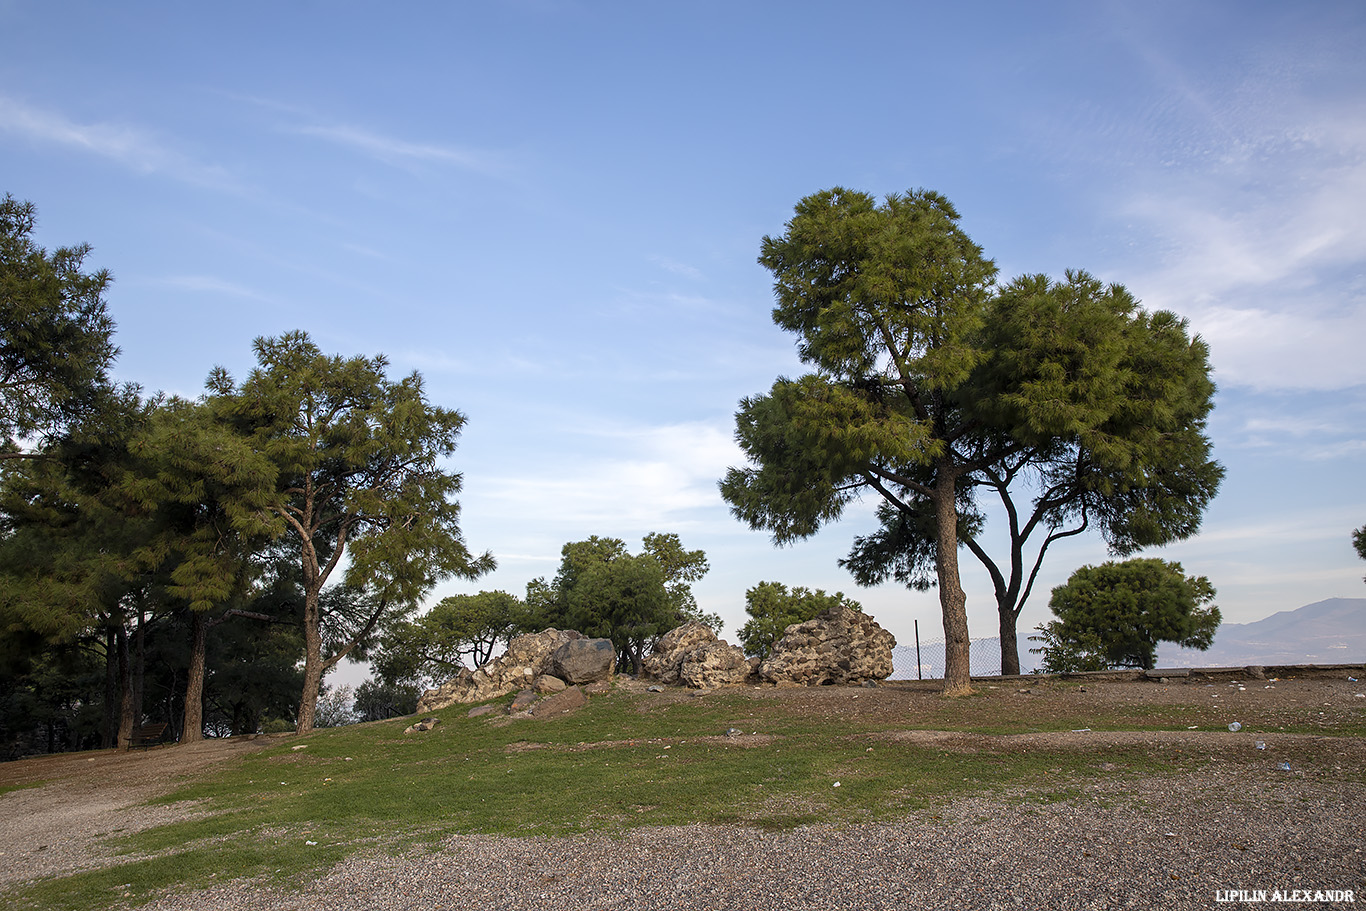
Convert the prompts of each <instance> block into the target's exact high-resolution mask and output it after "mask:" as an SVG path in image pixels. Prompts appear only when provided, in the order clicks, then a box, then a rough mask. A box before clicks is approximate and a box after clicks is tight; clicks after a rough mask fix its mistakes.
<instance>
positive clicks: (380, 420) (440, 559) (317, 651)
mask: <svg viewBox="0 0 1366 911" xmlns="http://www.w3.org/2000/svg"><path fill="white" fill-rule="evenodd" d="M255 347H256V356H257V367H256V368H255V369H253V370H252V372H251V373H250V374H249V375H248V377H247V379H246V380H245V381H243V382H242V383H241V385H240V386H239V385H237V384H236V383H235V382H234V381H233V380H232V378H231V377H230V376H229V375H228V374H227V372H226V371H224V370H222V369H221V368H220V369H216V370H215V371H214V372H213V373H212V374H211V375H210V377H209V389H210V392H211V395H210V398H209V404H210V406H211V407H212V408H214V409H215V411H216V412H217V413H218V414H221V415H223V416H224V418H225V420H227V421H228V422H229V423H230V425H231V426H232V428H233V429H234V430H235V431H236V432H237V433H238V434H239V435H240V436H241V437H242V438H243V440H244V441H245V442H246V443H247V444H248V445H249V446H250V447H251V448H253V449H254V450H256V451H257V452H260V453H261V454H262V455H264V456H265V457H266V458H267V459H268V460H269V461H270V462H271V463H272V465H273V466H274V468H275V473H276V483H275V490H274V491H273V494H272V502H271V503H270V505H269V507H268V511H269V513H270V514H271V516H272V518H273V521H274V523H275V525H276V527H277V528H278V529H280V530H282V531H284V532H285V533H286V534H288V535H290V536H292V537H293V538H294V539H295V540H296V541H297V542H298V545H299V550H298V553H299V557H300V570H301V578H302V581H303V602H304V611H303V625H304V645H305V655H304V688H303V693H302V694H301V698H300V705H299V720H298V724H299V730H300V731H308V730H309V729H311V727H312V725H313V712H314V706H315V705H316V699H317V695H318V689H319V686H320V684H321V680H322V675H323V674H324V673H325V672H326V670H327V669H328V668H329V667H331V666H332V665H334V664H335V663H336V662H337V661H339V660H340V659H341V658H342V657H343V656H344V655H346V654H347V653H348V652H349V651H350V650H351V649H353V648H356V647H363V646H364V644H365V640H366V639H367V637H369V636H370V635H371V634H372V633H373V632H374V630H375V628H376V625H377V624H378V623H379V621H380V619H381V617H383V616H384V614H385V613H386V612H387V611H390V610H412V609H413V608H415V606H416V605H417V603H418V602H419V601H420V600H421V598H422V596H423V595H425V594H426V592H428V591H430V590H431V588H432V586H434V585H435V584H436V583H437V582H438V581H440V580H441V579H443V578H447V577H449V576H460V577H463V578H470V579H472V578H477V577H478V576H480V575H482V574H483V573H485V572H488V571H489V570H491V569H493V568H494V565H495V564H494V560H493V557H492V555H491V554H487V553H485V554H483V555H482V556H477V557H476V556H474V555H473V554H471V553H470V551H469V550H468V549H467V548H466V546H465V542H464V540H463V538H462V536H461V533H460V528H459V517H460V507H459V504H458V503H457V502H456V499H455V496H456V494H458V493H459V491H460V487H461V476H460V475H459V474H458V473H455V472H451V471H448V470H446V469H445V468H444V462H445V461H446V460H447V459H448V458H449V457H450V456H451V455H452V454H453V453H454V451H455V446H456V439H457V437H458V436H459V433H460V430H461V428H462V427H463V426H464V423H465V418H464V415H462V414H460V413H459V412H458V411H454V410H451V409H445V408H440V407H437V406H434V405H432V404H431V403H429V402H428V401H427V398H426V395H425V393H424V391H423V388H422V377H421V375H419V374H417V373H413V374H411V375H410V376H408V377H405V378H404V379H402V380H399V381H393V380H390V379H388V377H387V376H386V375H385V369H386V367H387V366H388V362H387V361H386V359H385V358H384V357H383V356H379V357H374V358H364V357H353V358H342V357H340V356H330V357H329V356H326V355H324V354H323V353H322V352H321V351H320V350H319V349H318V347H317V346H316V345H315V344H313V342H312V340H311V339H310V338H309V337H308V335H307V334H305V333H303V332H292V333H287V334H285V335H282V336H280V337H278V338H260V339H257V340H256V345H255ZM343 556H345V557H346V560H345V567H344V569H343V570H342V581H343V582H344V583H345V587H346V588H347V589H349V590H351V592H364V593H365V594H364V598H365V599H366V603H367V604H368V605H370V606H371V607H372V608H373V609H372V610H371V611H370V613H369V614H368V616H361V617H360V618H359V621H360V622H359V625H358V629H357V630H356V632H355V634H354V635H353V636H351V637H349V641H348V642H347V643H345V644H339V645H338V647H337V648H336V650H335V651H332V653H331V654H329V655H324V654H323V629H322V625H323V617H324V607H323V605H322V603H321V597H322V592H323V588H324V586H325V585H326V584H327V582H328V579H329V578H330V577H331V575H332V573H333V571H334V570H336V569H337V568H338V567H339V566H341V565H342V563H343V561H342V558H343ZM348 597H350V596H348ZM357 604H358V602H357V601H356V600H354V599H352V600H350V601H346V602H345V605H344V606H349V607H354V606H356V605H357Z"/></svg>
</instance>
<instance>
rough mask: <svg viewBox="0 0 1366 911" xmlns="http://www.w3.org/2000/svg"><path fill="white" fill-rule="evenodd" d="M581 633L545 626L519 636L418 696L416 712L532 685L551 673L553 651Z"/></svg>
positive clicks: (428, 710)
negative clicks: (497, 653) (499, 652)
mask: <svg viewBox="0 0 1366 911" xmlns="http://www.w3.org/2000/svg"><path fill="white" fill-rule="evenodd" d="M582 638H583V637H582V636H581V635H579V634H578V633H576V632H575V631H573V630H557V629H547V630H542V631H541V632H539V633H528V634H526V635H525V636H518V637H517V638H516V639H513V640H512V641H511V642H509V643H508V649H507V652H506V653H504V654H503V655H501V656H499V657H497V658H494V659H493V660H492V661H490V662H488V663H487V664H485V665H484V666H482V667H480V668H479V669H478V670H475V671H472V670H470V669H469V668H462V669H461V670H460V673H458V674H456V675H455V678H454V679H453V680H451V681H449V682H448V683H446V684H443V685H442V686H440V687H437V688H436V689H434V690H427V692H425V693H423V694H422V698H421V699H420V700H418V703H417V710H418V711H419V712H434V711H436V710H437V709H444V708H445V707H446V706H449V705H455V704H456V703H462V702H463V703H469V702H483V701H484V700H486V699H496V698H497V697H499V696H506V695H507V694H508V693H512V692H515V691H517V690H521V689H524V688H526V687H530V686H532V685H533V684H534V683H535V681H536V678H537V677H539V676H541V675H542V674H547V673H550V665H551V660H552V655H553V654H554V652H555V650H556V649H557V648H559V647H560V646H561V645H563V644H564V643H566V642H571V641H573V640H576V639H582Z"/></svg>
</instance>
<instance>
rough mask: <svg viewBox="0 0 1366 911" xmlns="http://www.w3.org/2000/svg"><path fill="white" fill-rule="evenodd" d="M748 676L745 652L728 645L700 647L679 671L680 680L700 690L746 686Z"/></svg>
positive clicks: (690, 655) (685, 660)
mask: <svg viewBox="0 0 1366 911" xmlns="http://www.w3.org/2000/svg"><path fill="white" fill-rule="evenodd" d="M749 674H750V665H749V660H748V659H747V658H745V650H744V649H742V648H740V647H739V646H737V645H728V644H726V643H725V642H708V643H706V644H704V645H699V646H698V647H697V648H695V649H693V650H692V651H690V652H688V653H687V654H686V655H685V656H684V657H683V663H682V664H681V665H680V666H679V669H678V677H679V679H680V680H682V681H683V682H684V683H686V684H687V685H688V686H691V687H695V688H698V689H707V688H710V687H714V686H726V685H728V684H732V683H744V682H745V680H746V679H748V678H749Z"/></svg>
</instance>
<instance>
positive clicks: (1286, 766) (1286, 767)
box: [1276, 762, 1290, 772]
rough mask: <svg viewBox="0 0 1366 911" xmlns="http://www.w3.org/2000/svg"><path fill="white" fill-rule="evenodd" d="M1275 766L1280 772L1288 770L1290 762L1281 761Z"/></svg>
mask: <svg viewBox="0 0 1366 911" xmlns="http://www.w3.org/2000/svg"><path fill="white" fill-rule="evenodd" d="M1276 768H1278V769H1280V770H1281V771H1282V772H1289V771H1290V763H1288V762H1283V763H1281V764H1280V765H1278V766H1276Z"/></svg>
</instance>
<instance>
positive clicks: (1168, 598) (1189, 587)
mask: <svg viewBox="0 0 1366 911" xmlns="http://www.w3.org/2000/svg"><path fill="white" fill-rule="evenodd" d="M1213 600H1214V587H1213V586H1211V585H1210V583H1209V580H1208V579H1207V578H1205V577H1204V576H1199V577H1197V576H1186V575H1184V573H1183V570H1182V568H1181V564H1180V563H1171V562H1168V561H1166V560H1158V559H1151V558H1149V559H1134V560H1125V561H1124V562H1122V563H1116V562H1109V563H1103V564H1101V565H1100V566H1083V567H1082V568H1081V569H1079V570H1077V571H1076V572H1075V573H1073V574H1072V576H1071V577H1070V578H1069V579H1068V580H1067V584H1066V585H1060V586H1058V587H1057V588H1055V589H1053V597H1052V599H1051V600H1050V602H1049V606H1050V607H1051V608H1052V609H1053V613H1054V614H1055V615H1056V616H1057V618H1058V619H1057V620H1056V621H1054V622H1053V623H1050V624H1049V625H1048V626H1047V627H1045V628H1043V634H1044V637H1043V638H1044V647H1043V648H1042V649H1040V650H1039V651H1042V652H1043V655H1044V666H1045V669H1046V670H1072V669H1078V668H1074V667H1067V666H1066V665H1067V664H1068V663H1069V662H1076V661H1081V662H1086V663H1091V664H1094V663H1096V661H1097V660H1099V661H1101V662H1103V663H1104V665H1105V666H1107V667H1142V668H1151V667H1153V665H1154V663H1155V662H1156V661H1157V644H1158V643H1159V642H1175V643H1177V644H1178V645H1181V646H1182V647H1184V648H1195V649H1201V650H1204V649H1208V648H1209V647H1210V645H1211V644H1213V642H1214V633H1215V630H1216V629H1218V626H1219V621H1220V615H1219V608H1217V607H1215V606H1214V605H1213V604H1210V603H1209V602H1211V601H1213ZM1206 605H1208V606H1206Z"/></svg>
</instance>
